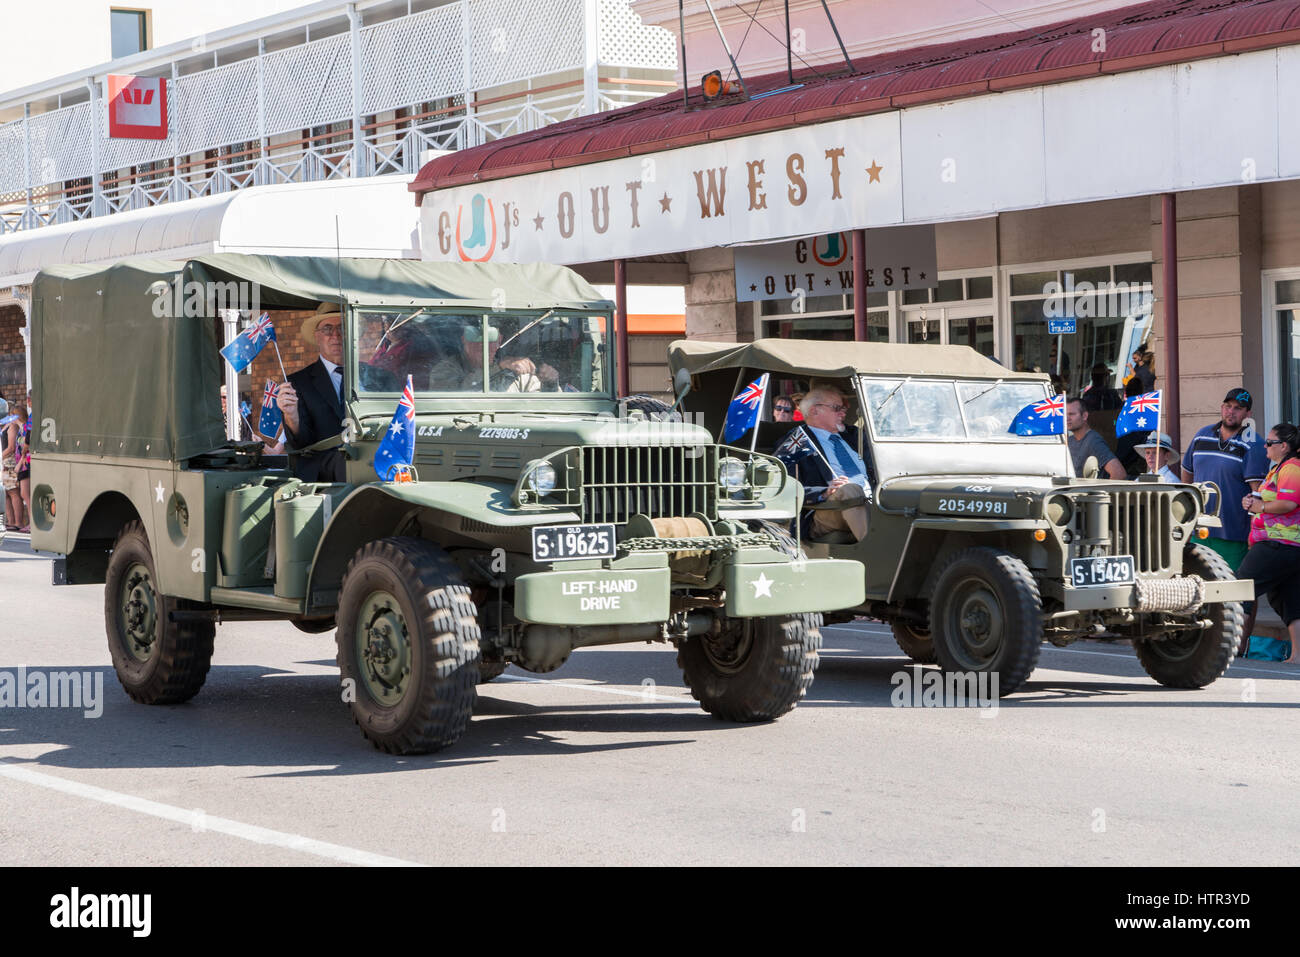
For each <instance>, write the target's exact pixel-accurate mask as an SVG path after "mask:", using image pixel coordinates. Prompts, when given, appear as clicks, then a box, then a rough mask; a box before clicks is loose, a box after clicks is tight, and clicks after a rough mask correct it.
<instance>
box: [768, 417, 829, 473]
mask: <svg viewBox="0 0 1300 957" xmlns="http://www.w3.org/2000/svg"><path fill="white" fill-rule="evenodd" d="M772 454H773V455H774V456H776V457H777V458H778V459H780V460H781V461H782V462H783V463H785V465H786V467H787V469H788V468H789V467H790V466H791V465H795V464H797V463H799V462H802V461H803V460H804V459H806V458H808V457H809V456H811V455H816V456H817V458H819V459H821V460H822V462H823V463H824V464H825V465H826V470H827V471H828V472H830V473H831V474H832V475H837V474H839V473H838V472H837V471H836V469H835V468H834V467H833V466H832V465H831V463H830V461H829V460H827V458H826V456H825V455H823V454H822V450H821V449H819V448H817V445H816V444H815V443H814V442H813V440H812V439H810V438H809V437H808V435H807V433H805V432H804V430H803V429H801V428H799V427H797V426H796V427H795V428H793V429H791V430H790V432H789V434H788V435H786V437H785V438H784V439H782V440H781V442H780V444H778V445H777V447H776V448H775V449H774V450H773V452H772Z"/></svg>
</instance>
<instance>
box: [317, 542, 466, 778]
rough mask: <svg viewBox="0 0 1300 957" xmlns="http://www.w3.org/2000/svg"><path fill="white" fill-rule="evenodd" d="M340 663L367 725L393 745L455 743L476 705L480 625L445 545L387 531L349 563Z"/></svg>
mask: <svg viewBox="0 0 1300 957" xmlns="http://www.w3.org/2000/svg"><path fill="white" fill-rule="evenodd" d="M338 625H339V630H338V665H339V672H340V674H341V676H342V679H343V687H344V696H345V698H346V699H347V700H349V703H350V706H351V709H352V717H353V719H354V720H355V721H356V722H357V725H358V726H359V727H360V728H361V733H362V734H364V735H365V736H366V738H367V739H369V740H370V741H371V742H372V743H373V744H374V746H375V747H377V748H379V749H380V750H381V751H387V752H389V753H391V754H420V753H424V752H429V751H437V750H439V749H440V748H445V747H447V746H448V745H450V744H452V743H453V742H454V741H455V740H456V739H457V738H459V737H460V736H461V734H462V733H463V732H464V730H465V726H466V725H467V724H468V723H469V719H470V714H471V713H472V712H473V710H474V688H475V685H477V684H478V680H479V626H478V620H477V610H476V609H475V607H474V602H473V601H472V600H471V599H470V595H469V586H468V585H466V584H465V583H464V581H463V579H462V578H461V575H460V571H459V570H458V568H457V566H456V564H455V563H454V562H453V561H452V560H451V559H450V558H448V557H447V555H446V553H445V552H443V551H442V550H441V549H440V548H438V547H437V546H436V545H433V544H431V543H429V542H426V541H423V540H422V539H418V538H385V539H382V540H380V541H377V542H371V543H370V544H369V545H366V546H365V547H364V548H362V549H361V550H360V551H359V552H357V554H356V556H355V557H354V558H353V559H352V561H351V562H350V563H349V564H348V568H347V571H346V572H344V575H343V588H342V590H341V592H340V594H339V612H338Z"/></svg>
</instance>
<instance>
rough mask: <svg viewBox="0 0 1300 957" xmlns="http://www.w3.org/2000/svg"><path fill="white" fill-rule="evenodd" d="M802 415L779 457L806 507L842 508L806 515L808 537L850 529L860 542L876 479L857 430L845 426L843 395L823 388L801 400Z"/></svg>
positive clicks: (805, 523) (784, 443)
mask: <svg viewBox="0 0 1300 957" xmlns="http://www.w3.org/2000/svg"><path fill="white" fill-rule="evenodd" d="M799 411H800V413H802V415H803V422H801V423H799V424H798V425H796V426H795V427H794V428H793V429H792V430H791V432H790V434H789V435H788V436H787V437H786V438H785V439H784V440H783V441H782V442H781V444H780V445H779V446H777V449H776V451H775V453H774V454H775V455H776V457H777V458H778V459H780V460H781V461H782V462H784V463H785V467H786V470H787V471H788V472H789V473H790V474H791V475H793V476H794V477H795V478H796V479H798V480H799V483H800V484H801V485H802V486H803V488H804V505H805V506H807V505H817V504H820V503H823V502H830V503H835V504H837V505H840V506H842V507H841V508H837V509H831V508H824V509H814V510H812V511H811V512H809V513H806V514H805V515H804V517H803V520H802V522H803V524H802V529H803V533H804V535H805V537H807V538H812V539H816V538H821V537H823V536H826V535H829V534H830V533H832V532H837V531H845V530H847V531H849V532H852V533H853V536H854V537H855V538H856V539H858V540H859V541H860V540H861V539H863V538H865V537H866V534H867V501H868V499H869V498H870V486H871V478H870V476H869V474H868V471H867V465H866V463H865V462H864V461H863V460H862V457H861V456H859V455H858V453H857V450H856V446H857V430H856V429H848V430H846V429H845V426H844V414H845V413H846V412H848V406H847V405H845V403H844V398H843V396H841V395H840V393H839V392H838V391H836V390H835V389H831V388H826V387H824V386H819V387H817V388H813V389H810V390H809V391H808V393H807V394H806V395H805V396H804V397H803V398H802V399H801V400H799Z"/></svg>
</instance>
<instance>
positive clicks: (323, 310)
mask: <svg viewBox="0 0 1300 957" xmlns="http://www.w3.org/2000/svg"><path fill="white" fill-rule="evenodd" d="M331 317H332V318H335V319H338V320H339V321H340V322H342V316H341V315H340V314H339V304H338V303H337V302H322V303H321V304H320V305H319V306H317V307H316V314H315V315H312V316H308V317H307V318H306V319H304V320H303V323H302V328H301V329H299V330H298V335H299V336H300V337H301V338H302V341H303V342H305V343H306V344H307V345H309V346H311V347H312V348H313V349H315V348H316V327H317V326H319V325H320V323H321V320H322V319H327V318H331Z"/></svg>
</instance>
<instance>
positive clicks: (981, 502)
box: [939, 498, 1007, 515]
mask: <svg viewBox="0 0 1300 957" xmlns="http://www.w3.org/2000/svg"><path fill="white" fill-rule="evenodd" d="M939 511H941V512H964V513H966V514H968V515H1005V514H1007V503H1006V502H1004V501H998V500H996V499H991V498H941V499H939Z"/></svg>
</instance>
